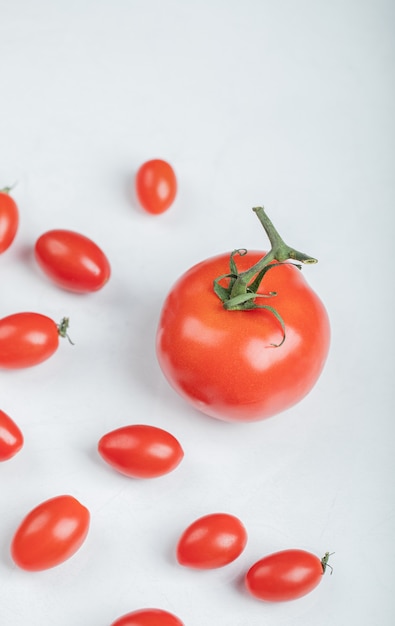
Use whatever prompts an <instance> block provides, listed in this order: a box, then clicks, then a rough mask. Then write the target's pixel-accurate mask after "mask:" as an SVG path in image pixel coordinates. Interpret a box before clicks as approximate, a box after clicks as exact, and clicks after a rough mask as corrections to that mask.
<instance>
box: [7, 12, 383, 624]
mask: <svg viewBox="0 0 395 626" xmlns="http://www.w3.org/2000/svg"><path fill="white" fill-rule="evenodd" d="M394 13H395V11H394V5H393V3H392V2H391V1H390V0H388V1H386V0H333V1H332V2H326V1H324V0H322V1H319V0H317V1H313V0H299V1H292V0H288V1H287V0H279V1H269V0H243V2H236V1H233V0H232V1H229V2H225V1H221V0H208V1H203V0H200V1H199V2H181V1H180V0H172V1H164V0H162V1H160V0H129V1H127V0H123V1H121V0H111V1H105V0H101V1H100V0H95V1H94V0H78V1H77V0H68V1H67V2H66V1H61V0H59V1H52V2H51V1H49V0H47V1H45V0H36V1H35V2H29V1H28V0H25V1H23V0H13V1H12V2H11V1H6V0H1V1H0V15H1V20H0V64H1V72H0V76H1V92H0V94H1V95H0V187H3V186H6V185H9V184H12V183H14V182H15V181H17V186H16V187H15V189H14V191H13V196H14V198H15V199H16V201H17V203H18V205H19V209H20V215H21V223H20V229H19V232H18V236H17V239H16V240H15V242H14V244H13V246H12V248H10V249H9V250H8V251H7V252H6V253H4V254H3V255H2V256H1V257H0V277H1V291H0V294H1V295H0V315H1V316H4V315H7V314H11V313H14V312H17V311H24V310H33V311H37V312H41V313H44V314H46V315H49V316H50V317H52V318H53V319H54V320H56V321H59V320H60V318H61V317H62V316H63V315H69V316H70V318H71V327H70V334H71V336H72V339H73V341H74V342H75V346H74V347H71V346H70V345H68V344H67V342H62V345H61V346H60V348H59V351H58V352H57V353H56V354H55V355H54V356H53V357H52V358H51V359H50V360H48V361H47V362H45V363H44V364H42V365H40V366H37V367H36V368H31V369H28V370H20V371H12V372H8V371H5V370H3V371H1V372H0V405H1V408H2V409H3V410H4V411H6V412H7V413H8V414H9V415H10V416H11V417H12V418H13V419H14V420H15V421H16V422H17V423H18V424H19V426H20V427H21V429H22V430H23V432H24V436H25V446H24V448H23V450H22V451H21V452H20V453H19V454H18V455H17V456H16V457H14V459H12V460H10V461H8V462H6V463H3V464H1V467H0V484H1V488H0V511H1V515H0V580H1V585H0V589H1V591H0V595H1V599H0V623H1V625H2V626H3V625H7V626H22V625H23V626H26V625H28V626H46V625H47V624H48V625H49V624H51V625H55V626H70V625H72V626H109V625H110V624H111V623H112V621H114V620H115V619H116V618H117V617H118V616H120V615H122V614H124V613H126V612H128V611H132V610H135V609H138V608H142V607H145V606H156V607H159V608H163V609H165V610H168V611H171V612H173V613H175V614H176V615H177V616H178V617H179V618H180V619H182V621H183V622H184V623H185V625H186V626H217V625H218V624H224V625H226V626H262V625H263V624H265V626H291V625H292V626H299V625H303V626H317V624H320V625H321V626H326V625H331V626H343V625H344V626H351V625H354V624H355V625H357V624H358V625H359V626H361V625H366V626H368V625H369V626H371V625H372V624H377V625H380V626H389V625H390V624H393V623H394V618H395V607H394V599H393V598H394V594H393V584H394V574H393V572H394V561H395V554H394V552H395V550H394V547H395V546H394V539H393V537H394V511H395V502H394V469H395V467H394V462H393V439H394V427H393V408H392V407H393V399H394V398H393V388H394V366H393V363H394V358H393V353H394V332H393V328H394V325H393V315H394V304H395V302H394V289H393V271H392V256H393V246H392V245H391V238H392V231H393V227H394V217H393V213H394V200H395V193H394V191H395V190H394V175H393V171H394V161H395V159H394V145H395V144H394V114H393V112H394V80H393V79H394V77H393V65H394V61H395V58H394V56H395V55H394V43H393V34H394V33H393V24H394V18H395V15H394ZM152 157H161V158H165V159H167V160H169V161H170V162H171V163H172V164H173V166H174V168H175V170H176V172H177V176H178V180H179V193H178V196H177V200H176V202H175V204H174V206H173V207H172V208H171V210H169V211H168V212H167V213H166V214H164V215H162V216H158V217H153V216H148V215H146V214H144V213H143V212H142V211H141V210H140V209H139V208H138V207H137V206H136V204H135V201H134V198H133V193H131V192H130V187H131V182H132V181H133V175H134V172H135V171H136V169H137V167H138V166H139V165H140V164H141V163H142V162H143V161H145V160H146V159H149V158H152ZM261 203H262V204H264V205H265V206H266V209H267V211H268V214H269V215H270V217H271V218H272V220H273V222H274V223H275V224H276V226H277V227H278V229H279V231H280V232H281V233H282V235H283V236H284V238H285V239H286V240H287V241H288V242H289V243H290V244H291V245H294V246H295V247H298V248H299V249H303V250H305V251H306V252H308V253H310V254H311V255H313V256H315V257H317V258H318V259H319V264H318V265H316V266H311V267H307V268H305V269H304V272H305V276H306V278H307V280H308V281H309V282H310V284H311V285H312V286H313V287H314V289H315V290H316V291H317V292H318V293H319V295H320V296H321V298H322V299H323V301H324V303H325V304H326V306H327V309H328V312H329V315H330V319H331V326H332V346H331V352H330V356H329V359H328V362H327V365H326V368H325V370H324V373H323V375H322V377H321V379H320V380H319V383H318V384H317V386H316V387H315V388H314V390H313V391H312V392H311V393H310V394H309V396H308V397H307V398H306V399H305V400H304V401H303V402H301V403H300V404H299V405H298V406H296V407H294V408H293V409H292V410H289V411H287V412H285V413H283V414H281V415H279V416H276V417H274V418H272V419H270V420H267V421H266V422H260V423H256V424H249V425H230V424H225V423H222V422H219V421H216V420H214V419H209V418H207V417H204V416H203V415H200V414H198V413H197V412H195V411H194V410H192V409H191V408H189V407H188V405H186V404H185V403H184V402H183V401H182V400H181V399H180V398H179V397H178V396H176V395H175V393H174V392H173V391H172V390H171V389H170V388H169V386H168V385H167V383H166V382H165V380H164V378H163V376H162V374H161V372H160V370H159V367H158V365H157V362H156V358H155V352H154V339H155V330H156V324H157V320H158V316H159V312H160V307H161V303H162V302H163V300H164V298H165V296H166V294H167V291H168V290H169V288H170V287H171V285H172V283H173V282H174V280H175V279H176V278H177V277H178V276H179V275H180V274H181V273H182V272H184V271H185V270H186V269H188V268H189V267H190V266H191V265H192V264H194V263H195V262H197V261H199V260H201V259H203V258H205V257H206V256H211V255H213V254H217V253H218V252H224V251H231V250H232V249H233V248H236V247H247V248H248V247H249V248H257V247H262V248H264V247H265V246H266V239H265V235H264V233H263V232H262V231H261V229H260V226H259V224H258V222H257V220H256V217H255V216H254V214H253V213H252V212H251V207H252V206H255V205H257V204H261ZM50 228H71V229H74V230H77V231H79V232H81V233H83V234H86V235H87V236H89V237H91V238H92V239H94V240H95V241H96V243H98V244H99V245H100V246H101V247H102V248H103V250H104V251H105V252H106V254H107V256H108V257H109V259H110V262H111V265H112V278H111V280H110V282H109V283H108V285H107V286H106V287H105V288H104V289H103V290H102V291H101V292H98V293H96V294H92V295H88V296H76V295H74V294H71V293H68V292H64V291H61V290H60V289H57V288H56V287H55V286H54V285H52V284H50V283H49V281H48V280H47V279H46V278H45V277H44V275H43V274H42V273H40V271H39V270H38V268H37V267H36V266H35V263H34V260H33V257H32V247H33V245H34V242H35V240H36V238H37V237H38V236H39V235H40V234H41V233H42V232H44V231H45V230H48V229H50ZM134 422H143V423H149V424H154V425H158V426H161V427H164V428H166V429H167V430H169V431H170V432H172V433H173V434H174V435H175V436H176V437H177V438H178V439H179V440H180V442H181V444H182V445H183V448H184V451H185V458H184V460H183V462H182V464H181V465H180V466H179V467H178V468H177V470H176V471H175V472H173V473H171V474H169V475H167V476H165V477H162V478H160V479H157V480H153V481H141V482H140V481H133V480H129V479H127V478H125V477H121V476H120V475H118V474H117V473H116V472H114V471H112V470H111V469H110V468H109V467H107V466H106V465H105V464H104V463H103V462H102V460H101V459H100V458H99V457H98V455H97V452H96V445H97V441H98V439H99V438H100V437H101V436H102V435H103V434H104V433H105V432H107V431H108V430H111V429H113V428H116V427H118V426H121V425H124V424H128V423H134ZM61 493H71V494H73V495H74V496H75V497H77V498H78V499H80V500H81V502H83V503H84V504H85V505H86V506H87V507H88V508H89V509H90V512H91V516H92V522H91V529H90V533H89V535H88V538H87V540H86V542H85V544H84V545H83V547H82V548H81V549H80V551H79V552H78V553H77V554H76V555H75V556H74V557H73V558H72V559H70V560H69V561H67V562H66V563H64V564H63V565H61V566H59V567H57V568H54V569H52V570H48V571H46V572H42V573H35V574H32V573H27V572H24V571H22V570H19V569H18V568H16V567H15V566H14V564H13V562H12V560H11V558H10V555H9V544H10V541H11V538H12V535H13V532H14V530H15V529H16V527H17V525H18V524H19V523H20V521H21V519H22V518H23V517H24V515H25V514H26V513H27V512H28V511H29V510H30V509H31V508H33V507H34V506H36V505H37V504H38V503H40V502H41V501H43V500H45V499H47V498H49V497H52V496H54V495H58V494H61ZM219 510H221V511H226V512H229V513H233V514H235V515H238V516H239V517H240V519H241V520H242V521H243V523H244V524H245V526H246V528H247V531H248V534H249V542H248V545H247V548H246V550H245V552H244V553H243V554H242V556H241V557H240V558H239V559H238V560H237V561H235V562H234V563H233V564H231V565H229V566H228V567H226V568H222V569H220V570H214V571H210V572H196V571H190V570H187V569H184V568H181V567H180V566H178V565H177V563H176V562H175V558H174V547H175V544H176V541H177V539H178V537H179V535H180V534H181V532H182V531H183V530H184V528H185V527H186V526H187V525H188V524H189V523H190V522H191V521H193V520H194V519H196V518H197V517H199V516H201V515H204V514H207V513H210V512H215V511H219ZM290 547H300V548H305V549H308V550H310V551H312V552H314V553H317V554H318V555H319V556H321V555H322V554H323V553H324V552H325V551H326V550H329V551H334V552H335V555H333V557H332V559H331V562H332V565H333V567H334V573H333V576H329V575H327V576H325V577H324V578H323V581H322V583H321V584H320V586H319V587H318V588H317V589H316V590H315V591H314V592H313V593H312V594H310V595H309V596H306V597H305V598H303V599H301V600H298V601H296V602H290V603H286V604H277V605H271V604H265V603H262V602H259V601H257V600H254V599H252V598H251V597H249V596H247V594H246V593H245V592H244V591H243V585H242V584H241V581H242V577H243V574H244V573H245V571H246V570H247V569H248V567H249V566H250V565H251V564H252V563H253V562H254V561H255V560H257V559H258V558H260V557H262V556H263V555H265V554H267V553H270V552H272V551H275V550H278V549H283V548H290Z"/></svg>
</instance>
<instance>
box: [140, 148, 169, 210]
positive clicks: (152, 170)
mask: <svg viewBox="0 0 395 626" xmlns="http://www.w3.org/2000/svg"><path fill="white" fill-rule="evenodd" d="M135 185H136V194H137V198H138V200H139V202H140V204H141V206H142V207H143V209H144V210H145V211H147V212H148V213H154V214H158V213H163V212H164V211H166V210H167V209H168V208H169V207H170V206H171V205H172V204H173V202H174V199H175V197H176V193H177V179H176V175H175V173H174V170H173V168H172V166H171V165H170V164H169V163H167V161H162V160H161V159H152V160H151V161H147V162H146V163H143V165H142V166H141V167H140V168H139V170H138V171H137V174H136V179H135Z"/></svg>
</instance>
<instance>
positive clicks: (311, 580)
mask: <svg viewBox="0 0 395 626" xmlns="http://www.w3.org/2000/svg"><path fill="white" fill-rule="evenodd" d="M329 557H330V553H329V552H326V553H325V555H324V556H323V557H322V559H320V558H319V557H318V556H316V555H315V554H312V553H311V552H307V551H306V550H297V549H291V550H282V551H280V552H275V553H273V554H270V555H268V556H265V557H264V558H262V559H260V560H259V561H257V562H256V563H255V564H254V565H253V566H252V567H251V568H250V569H249V570H248V572H247V574H246V577H245V584H246V587H247V590H248V591H249V592H250V594H251V595H253V596H254V597H256V598H258V599H259V600H266V601H267V602H285V601H288V600H296V599H297V598H301V597H302V596H305V595H306V594H308V593H310V591H312V590H313V589H315V587H317V585H319V583H320V582H321V580H322V576H323V574H324V573H325V571H326V569H327V567H329V568H331V566H330V565H328V559H329ZM331 572H332V569H331Z"/></svg>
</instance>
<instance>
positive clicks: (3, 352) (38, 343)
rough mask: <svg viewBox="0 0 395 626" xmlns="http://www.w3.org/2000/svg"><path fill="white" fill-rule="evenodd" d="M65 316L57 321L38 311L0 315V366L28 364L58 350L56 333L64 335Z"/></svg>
mask: <svg viewBox="0 0 395 626" xmlns="http://www.w3.org/2000/svg"><path fill="white" fill-rule="evenodd" d="M67 327H68V318H63V320H62V321H61V323H60V324H59V325H57V324H55V322H54V321H53V320H52V319H51V318H50V317H47V316H46V315H41V314H40V313H31V312H26V313H14V314H12V315H8V316H7V317H3V318H2V319H0V367H3V368H6V369H18V368H22V367H31V366H33V365H37V364H38V363H41V362H42V361H45V360H46V359H48V358H49V357H50V356H52V354H54V352H55V351H56V350H57V348H58V345H59V337H60V336H61V337H66V336H67Z"/></svg>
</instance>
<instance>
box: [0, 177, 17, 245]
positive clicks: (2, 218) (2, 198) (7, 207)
mask: <svg viewBox="0 0 395 626" xmlns="http://www.w3.org/2000/svg"><path fill="white" fill-rule="evenodd" d="M9 191H10V190H9V189H8V188H6V189H2V190H1V191H0V254H1V253H2V252H4V251H5V250H7V249H8V248H9V247H10V245H11V244H12V242H13V241H14V239H15V235H16V233H17V230H18V225H19V211H18V207H17V205H16V203H15V200H13V198H11V196H10V195H9Z"/></svg>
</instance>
